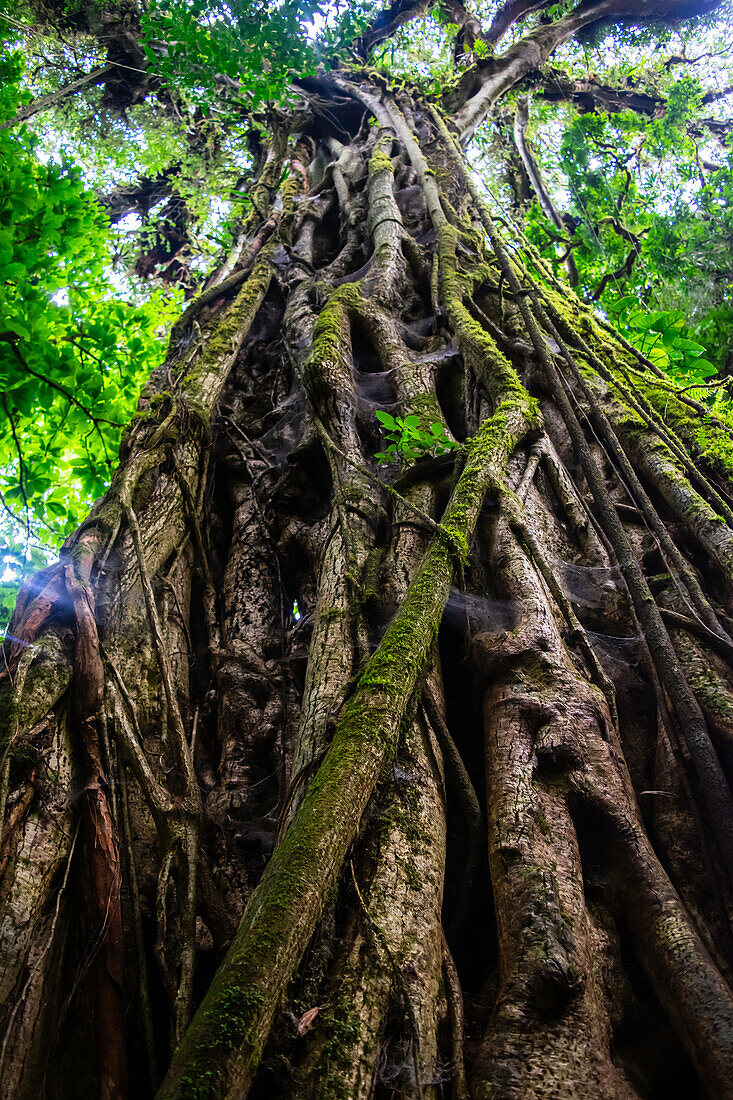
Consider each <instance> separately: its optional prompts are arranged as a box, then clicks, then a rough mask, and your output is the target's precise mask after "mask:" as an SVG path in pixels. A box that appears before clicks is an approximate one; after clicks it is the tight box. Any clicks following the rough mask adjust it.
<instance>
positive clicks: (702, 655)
mask: <svg viewBox="0 0 733 1100" xmlns="http://www.w3.org/2000/svg"><path fill="white" fill-rule="evenodd" d="M316 85H317V89H316ZM309 95H312V96H313V97H314V103H313V104H312V105H311V103H310V101H309V99H308V96H306V97H305V98H304V101H303V105H302V108H301V109H299V110H298V112H297V119H296V118H295V116H294V117H293V126H294V127H295V126H296V125H297V134H296V133H290V132H289V130H288V126H287V122H284V123H282V125H281V126H280V128H279V129H277V130H275V131H273V132H272V133H271V134H270V135H269V138H268V142H267V144H266V146H265V148H263V151H262V165H261V177H260V181H259V184H258V187H257V196H256V198H257V201H256V202H253V211H254V212H253V213H252V214H251V215H250V218H249V220H248V221H247V222H246V223H245V224H244V225H243V226H242V231H241V233H240V234H239V237H238V241H239V246H238V250H237V252H236V254H235V255H233V256H230V257H225V258H223V260H222V266H221V269H220V271H219V272H218V273H217V274H215V275H214V276H213V277H212V278H211V279H210V281H209V284H208V289H206V290H205V291H204V293H203V295H202V296H201V298H200V299H199V300H198V301H197V302H195V303H194V304H193V306H190V307H189V308H188V310H187V311H186V313H185V314H184V315H183V317H182V318H181V320H180V321H179V323H178V324H177V325H176V326H175V328H174V332H173V335H172V337H171V343H170V347H169V349H168V353H167V356H166V357H165V362H164V363H163V364H162V366H161V368H160V370H158V371H156V373H155V375H154V376H153V378H152V379H151V380H150V383H149V385H148V387H147V388H146V390H145V393H144V394H143V397H142V399H141V402H140V411H139V415H138V417H137V418H136V420H135V422H134V423H133V425H132V426H131V428H130V430H129V432H128V433H127V435H126V438H125V441H124V443H123V447H122V454H121V463H120V467H119V470H118V472H117V474H116V476H115V479H114V482H113V484H112V487H111V488H110V490H109V492H108V494H107V496H106V497H105V498H104V499H103V500H102V501H100V502H98V504H97V505H96V506H95V508H94V509H93V511H92V514H91V515H90V517H89V519H88V521H87V522H86V523H85V524H84V525H83V526H82V528H81V529H80V530H79V531H78V532H77V533H76V534H75V535H74V536H73V537H72V538H71V539H70V540H69V542H68V544H67V547H66V548H65V552H64V556H63V559H62V562H61V564H60V565H59V566H51V567H49V568H48V569H47V570H45V571H44V572H43V573H42V574H39V575H38V576H37V577H35V578H34V579H33V581H32V583H31V584H29V585H28V586H27V587H26V589H25V590H24V592H23V593H22V594H21V597H20V599H19V602H18V607H17V610H16V613H15V616H14V620H13V623H12V625H11V628H10V632H9V636H8V639H7V641H6V645H5V661H6V664H5V671H4V672H3V674H2V682H0V692H1V693H2V699H1V700H0V702H1V703H2V714H3V722H4V734H3V736H4V743H5V746H6V748H5V754H4V757H3V769H2V775H3V781H2V789H1V790H0V796H1V797H0V804H2V805H3V807H4V813H5V817H4V827H3V833H2V849H1V852H0V874H1V875H2V877H1V878H0V943H1V944H2V956H1V957H2V965H1V966H0V998H1V1003H2V1016H0V1028H1V1032H2V1038H1V1040H0V1067H1V1068H0V1077H1V1079H2V1081H3V1086H2V1091H3V1096H4V1097H8V1100H26V1098H28V1100H30V1098H31V1097H36V1096H39V1095H46V1096H49V1097H51V1096H53V1097H54V1098H58V1100H71V1098H75V1097H78V1096H82V1095H83V1096H100V1097H105V1098H115V1100H124V1098H125V1097H127V1096H129V1097H133V1096H134V1097H152V1096H154V1095H158V1096H160V1097H161V1098H173V1097H177V1098H178V1097H190V1098H197V1100H200V1098H203V1097H210V1098H220V1097H231V1098H234V1097H244V1096H247V1095H249V1096H252V1097H254V1098H257V1100H266V1098H275V1097H278V1098H280V1097H284V1098H292V1100H296V1098H308V1100H315V1098H319V1100H325V1098H343V1100H351V1098H355V1100H360V1098H363V1100H367V1098H368V1097H377V1098H379V1100H386V1098H387V1097H391V1096H403V1097H409V1098H420V1097H422V1098H426V1100H439V1098H447V1097H450V1098H454V1100H465V1098H467V1097H475V1098H476V1100H478V1098H482V1100H484V1098H485V1100H488V1098H489V1097H491V1098H527V1100H529V1098H535V1097H539V1098H542V1097H547V1098H550V1097H552V1098H557V1097H562V1098H568V1100H569V1098H571V1097H573V1098H574V1097H603V1098H609V1100H610V1098H616V1097H619V1098H621V1097H623V1098H634V1100H640V1098H648V1100H654V1098H662V1097H664V1098H665V1100H668V1098H670V1097H680V1098H683V1097H684V1098H685V1100H688V1098H695V1097H709V1098H714V1100H718V1098H725V1097H733V994H732V993H731V986H730V980H731V972H732V969H733V938H732V937H731V930H730V919H731V913H732V912H733V893H732V890H731V887H732V883H731V873H732V872H733V859H732V858H731V840H730V838H731V837H732V836H733V797H732V796H731V789H730V782H731V778H733V641H732V640H731V637H730V621H731V620H730V619H729V613H730V612H731V609H732V606H731V602H732V600H733V485H732V484H731V481H730V477H729V471H730V469H731V460H730V458H729V457H728V456H729V455H730V454H733V450H732V448H733V442H731V434H732V433H731V430H730V429H729V428H728V426H726V425H725V424H720V423H716V422H711V421H710V419H709V418H707V419H704V417H703V415H702V414H703V413H704V410H702V412H701V410H700V409H699V407H697V406H696V405H695V403H694V402H693V401H691V400H690V399H689V397H688V396H687V395H680V396H677V395H676V394H675V393H673V392H670V389H671V387H670V384H669V383H668V382H666V381H665V380H663V379H660V378H659V377H658V376H657V374H655V372H654V370H653V369H652V368H651V365H650V364H648V363H646V362H645V361H644V360H643V359H642V358H641V357H640V356H638V355H637V354H636V353H635V352H634V350H633V349H632V348H631V347H630V346H629V345H628V344H626V343H625V342H624V341H623V340H620V339H618V338H617V337H616V336H614V334H613V333H611V332H610V331H609V330H607V329H606V328H604V327H603V325H602V324H601V323H600V322H599V321H598V320H597V319H596V318H595V317H594V315H593V313H592V311H591V310H589V309H588V308H587V307H586V306H584V305H582V304H581V303H580V302H579V301H578V299H576V298H575V297H574V296H573V295H572V293H571V292H570V291H568V289H567V288H566V287H564V286H562V285H560V284H558V283H557V282H556V281H555V279H554V277H553V276H552V274H551V273H550V272H549V271H548V270H547V269H546V268H545V267H544V266H543V264H542V263H541V261H540V260H539V259H538V257H537V256H536V255H535V254H534V253H533V251H532V250H531V248H529V246H528V245H527V244H526V242H524V241H523V240H522V239H521V238H520V237H519V236H512V233H513V231H512V230H510V229H507V227H506V225H505V223H503V222H500V221H495V220H494V218H493V211H492V210H491V209H489V208H487V206H486V205H485V203H484V201H483V200H482V198H481V195H480V194H479V193H478V192H477V190H476V187H475V184H474V182H473V181H472V179H471V177H470V176H469V175H468V173H467V170H466V167H465V164H464V163H463V161H462V155H461V152H460V149H459V147H458V145H457V144H456V141H455V138H454V136H453V133H452V130H451V127H450V123H448V125H447V126H446V124H445V121H444V120H442V119H440V118H438V117H437V116H436V115H435V113H434V112H427V113H426V111H425V110H424V109H423V107H422V106H421V104H420V103H419V102H417V101H412V100H411V99H410V98H409V96H408V95H407V93H405V92H404V90H403V91H401V92H400V93H399V95H398V96H397V97H393V96H392V95H391V94H390V93H389V92H388V91H386V90H385V88H384V82H383V81H380V82H379V83H377V84H374V83H371V82H370V79H369V76H368V74H364V73H351V74H348V76H346V75H345V74H343V73H340V74H337V75H336V76H333V77H327V76H323V77H320V78H319V79H318V81H315V82H314V86H313V88H312V89H310V90H309ZM325 101H328V109H327V110H324V102H325ZM372 123H376V124H372ZM508 246H510V247H508ZM380 409H381V410H385V411H388V412H390V413H391V414H392V415H393V416H402V417H404V416H407V415H409V414H412V415H416V416H418V417H419V418H420V422H421V425H422V427H423V428H424V429H425V430H426V432H429V431H430V429H431V426H435V432H434V438H436V437H437V438H440V439H442V440H443V442H442V443H434V444H433V445H432V446H430V445H429V444H428V443H426V444H425V445H424V450H425V453H424V455H422V456H421V457H419V458H418V459H417V460H416V461H412V462H411V463H410V464H402V465H401V466H400V465H397V464H393V465H392V466H382V467H379V466H378V465H377V463H376V461H375V457H374V456H375V453H376V452H377V451H378V450H383V449H384V440H383V439H382V438H381V437H380V429H379V424H378V421H377V418H376V412H377V411H378V410H380ZM450 444H455V446H450ZM92 1051H93V1056H92Z"/></svg>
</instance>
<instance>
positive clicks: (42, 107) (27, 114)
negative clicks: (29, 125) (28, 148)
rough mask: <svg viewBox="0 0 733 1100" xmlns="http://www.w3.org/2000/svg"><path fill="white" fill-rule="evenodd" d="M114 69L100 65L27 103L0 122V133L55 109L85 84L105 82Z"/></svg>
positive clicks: (111, 66) (110, 66)
mask: <svg viewBox="0 0 733 1100" xmlns="http://www.w3.org/2000/svg"><path fill="white" fill-rule="evenodd" d="M114 68H115V66H114V65H100V66H99V67H98V68H96V69H92V71H91V72H90V73H87V74H86V75H85V76H83V77H81V79H80V80H74V81H73V82H72V83H71V84H66V85H64V87H63V88H59V89H58V91H56V92H50V93H49V94H48V95H42V96H39V98H38V99H34V100H33V101H32V102H31V103H27V104H26V105H25V107H21V108H20V110H19V111H18V112H17V113H16V114H14V115H13V117H12V118H9V119H7V120H6V121H5V122H0V133H2V131H3V130H9V129H10V128H11V127H13V126H18V125H19V124H20V123H21V122H26V121H27V119H29V118H32V117H33V115H37V114H39V113H40V112H41V111H46V110H48V108H49V107H55V106H56V104H57V103H60V102H61V100H62V99H66V97H67V96H70V95H73V94H74V92H78V91H79V90H80V89H81V88H83V87H85V86H86V85H87V84H101V83H102V81H103V80H106V79H107V77H108V76H109V75H110V73H111V72H113V70H114Z"/></svg>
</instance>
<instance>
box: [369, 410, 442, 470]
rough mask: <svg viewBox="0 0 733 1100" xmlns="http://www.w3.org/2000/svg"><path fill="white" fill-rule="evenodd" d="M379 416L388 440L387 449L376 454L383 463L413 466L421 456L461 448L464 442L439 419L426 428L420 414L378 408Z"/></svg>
mask: <svg viewBox="0 0 733 1100" xmlns="http://www.w3.org/2000/svg"><path fill="white" fill-rule="evenodd" d="M376 416H377V420H378V421H379V423H380V424H381V425H382V428H383V430H384V435H385V438H386V440H387V441H388V445H387V446H386V447H385V449H384V450H383V451H377V453H376V454H375V456H374V457H375V458H376V459H377V460H378V462H379V465H380V466H386V465H388V464H389V463H390V462H399V463H401V465H403V466H411V465H412V463H413V462H416V461H417V460H418V459H419V458H425V457H427V456H432V457H437V456H438V455H443V454H448V453H449V451H453V450H457V449H459V448H460V443H456V442H455V440H453V439H451V438H450V437H449V436H448V435H447V434H446V431H445V428H444V427H443V425H442V424H440V423H439V422H438V421H436V422H435V423H433V424H430V425H429V426H428V427H427V428H425V427H422V426H421V423H420V417H419V416H416V415H415V414H412V415H410V416H404V417H402V416H392V415H391V413H388V412H384V410H383V409H377V413H376Z"/></svg>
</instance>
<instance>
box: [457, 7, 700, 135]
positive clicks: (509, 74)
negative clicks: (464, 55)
mask: <svg viewBox="0 0 733 1100" xmlns="http://www.w3.org/2000/svg"><path fill="white" fill-rule="evenodd" d="M718 3H719V0H706V2H705V3H704V5H703V6H702V8H701V11H711V10H713V9H714V8H715V7H717V6H718ZM689 10H690V9H689V4H688V3H687V0H595V2H593V0H580V3H579V4H578V5H577V6H576V7H575V8H574V9H573V10H572V11H570V12H568V14H567V15H565V16H563V17H562V18H561V19H558V20H557V21H556V22H554V23H549V24H542V25H541V26H539V27H537V28H535V30H533V31H532V32H531V33H530V34H527V35H525V36H524V38H521V39H520V40H519V41H518V42H516V43H515V44H514V45H513V46H512V47H511V48H510V49H509V50H507V52H506V53H505V54H503V55H502V56H501V57H500V58H497V59H492V61H491V62H490V63H489V64H486V63H483V64H482V63H481V62H479V63H477V65H476V66H474V67H473V69H472V70H471V71H470V72H469V73H468V74H467V79H466V80H464V81H463V82H462V91H461V93H460V96H461V98H460V99H459V104H458V106H459V109H458V110H457V111H455V112H454V118H453V122H454V124H455V126H456V128H457V129H458V131H459V133H460V134H461V138H462V140H463V141H467V140H468V139H469V138H470V137H471V135H472V134H473V133H474V131H475V130H476V128H477V127H478V126H480V124H481V123H482V122H483V120H484V119H485V118H486V115H487V114H488V112H489V111H490V110H491V108H492V106H493V105H494V103H496V101H497V99H498V98H499V96H501V95H503V94H504V92H506V91H508V90H509V89H510V88H512V87H514V85H515V84H517V82H518V81H520V80H521V79H522V78H523V77H525V76H526V75H527V74H528V73H529V72H531V71H532V70H533V69H540V68H541V67H542V66H543V65H544V64H545V62H546V61H547V60H548V58H549V57H550V55H551V54H552V53H553V52H554V50H556V49H557V47H558V46H561V45H562V44H563V43H564V42H567V41H569V39H571V38H573V37H574V36H575V35H576V34H577V33H578V31H580V30H582V29H583V28H584V27H587V26H590V25H591V24H593V23H600V22H601V21H603V20H605V19H609V18H610V17H612V16H613V17H616V18H619V17H624V16H625V17H627V18H628V19H630V20H633V21H634V22H635V23H645V22H647V21H649V20H651V19H654V18H662V19H665V20H673V19H675V18H680V17H682V16H683V15H685V14H689Z"/></svg>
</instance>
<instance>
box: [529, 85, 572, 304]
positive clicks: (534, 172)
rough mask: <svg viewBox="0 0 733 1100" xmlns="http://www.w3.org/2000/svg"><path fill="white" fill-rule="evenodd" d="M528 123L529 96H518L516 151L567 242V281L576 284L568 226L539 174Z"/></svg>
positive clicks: (545, 208)
mask: <svg viewBox="0 0 733 1100" xmlns="http://www.w3.org/2000/svg"><path fill="white" fill-rule="evenodd" d="M528 123H529V97H528V96H520V98H519V99H518V100H517V112H516V115H515V116H514V141H515V144H516V146H517V151H518V153H519V155H520V157H521V158H522V164H523V165H524V168H525V171H526V173H527V175H528V176H529V179H530V182H531V184H532V187H533V188H534V192H535V194H536V196H537V199H538V201H539V204H540V206H541V207H542V210H543V212H544V214H545V216H546V217H547V218H548V220H549V221H550V222H552V224H553V225H554V226H555V229H557V230H559V232H560V233H561V234H563V238H562V239H563V241H564V242H565V243H566V244H569V245H570V247H569V248H568V250H567V252H566V253H565V256H564V260H563V262H564V264H565V270H566V271H567V273H568V283H569V284H570V286H577V285H578V269H577V268H576V266H575V260H574V259H573V255H572V247H573V245H572V243H571V242H569V241H567V239H566V238H565V234H566V233H567V230H568V226H567V224H566V220H565V218H564V217H563V216H562V215H561V214H560V212H559V210H558V209H557V207H556V206H555V204H554V202H553V201H552V196H551V195H550V193H549V191H548V190H547V188H546V187H545V184H544V180H543V179H542V176H541V174H540V169H539V165H538V164H537V161H536V160H535V159H534V155H533V153H532V150H531V149H530V147H529V143H528V141H527V125H528Z"/></svg>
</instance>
